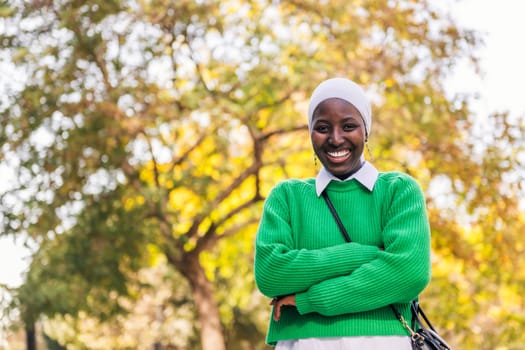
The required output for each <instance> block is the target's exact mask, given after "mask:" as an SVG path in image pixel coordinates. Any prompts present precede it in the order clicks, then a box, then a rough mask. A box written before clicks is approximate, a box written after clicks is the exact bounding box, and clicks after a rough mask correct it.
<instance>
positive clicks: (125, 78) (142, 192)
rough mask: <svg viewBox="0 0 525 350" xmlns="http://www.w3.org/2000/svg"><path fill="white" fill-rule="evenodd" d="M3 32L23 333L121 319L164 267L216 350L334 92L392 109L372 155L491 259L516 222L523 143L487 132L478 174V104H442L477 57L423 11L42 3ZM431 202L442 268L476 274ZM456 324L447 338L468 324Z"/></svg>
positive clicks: (502, 132) (5, 119)
mask: <svg viewBox="0 0 525 350" xmlns="http://www.w3.org/2000/svg"><path fill="white" fill-rule="evenodd" d="M0 13H1V14H2V15H3V18H2V22H1V23H2V25H0V28H3V29H1V32H0V34H1V36H0V40H1V42H2V45H3V47H4V49H2V55H3V56H4V57H8V59H9V62H10V63H11V65H12V67H13V71H15V72H17V71H19V72H21V74H22V75H21V76H22V78H17V79H13V80H12V82H6V83H5V87H4V89H5V90H6V94H5V96H4V98H3V100H1V101H2V104H1V105H0V113H1V116H2V120H1V124H0V128H1V134H0V141H1V143H2V145H3V146H2V158H1V161H2V162H3V163H4V164H7V165H8V166H10V167H11V168H13V169H16V178H15V180H14V181H13V183H12V186H11V187H10V188H9V189H8V190H7V191H5V192H4V193H3V194H2V197H1V202H0V205H1V206H2V212H3V213H4V214H3V216H2V217H1V222H2V225H3V232H4V234H13V235H15V234H21V233H22V234H23V233H25V234H27V235H29V237H32V238H33V239H35V240H36V241H37V242H38V243H39V244H40V249H39V250H38V251H37V252H36V254H35V258H34V263H33V265H32V267H31V270H30V272H29V273H28V278H27V281H26V284H25V285H24V286H23V287H21V288H20V290H19V293H18V301H19V305H20V309H21V310H22V314H23V319H24V320H26V322H27V323H28V322H29V321H30V320H35V319H38V317H39V316H40V315H42V314H45V315H49V316H52V315H56V314H62V315H64V314H72V315H79V313H81V312H88V313H90V314H91V315H94V316H96V317H98V318H100V319H102V320H106V319H109V318H111V317H112V316H114V315H115V314H118V313H119V312H121V311H122V308H123V305H122V304H121V303H120V302H119V300H122V299H121V297H126V298H132V297H133V293H132V291H133V290H134V286H136V285H140V283H139V281H138V280H137V278H135V276H136V274H137V271H139V270H141V268H144V267H148V266H149V265H151V261H152V260H155V259H156V258H157V257H158V256H162V257H164V258H165V260H166V261H167V263H168V264H169V265H170V266H171V267H172V268H173V269H175V270H176V271H177V272H178V274H177V276H182V277H181V278H183V279H184V281H185V282H186V283H187V285H188V286H189V288H190V290H191V295H192V302H193V303H194V305H195V310H196V320H197V322H196V323H195V324H196V327H197V328H198V329H199V332H200V344H201V347H202V349H214V350H220V349H224V348H225V347H226V342H227V339H226V337H225V334H227V333H228V332H227V331H226V330H225V329H226V328H228V322H229V324H230V325H231V324H235V322H238V321H240V320H241V319H242V317H243V315H246V313H244V312H242V310H237V311H236V312H233V311H231V310H232V307H233V306H232V305H231V304H230V303H229V302H228V295H225V294H227V293H224V292H223V291H221V289H220V288H227V290H233V289H235V288H240V289H241V290H243V291H244V290H249V289H250V288H251V289H253V287H254V286H253V283H251V284H250V282H249V281H250V277H251V269H250V266H251V265H250V260H249V259H250V254H251V246H250V242H251V240H252V239H253V234H254V232H255V226H256V223H257V221H258V218H259V213H260V204H261V203H262V201H263V199H264V197H265V195H266V194H267V193H268V191H269V188H271V186H272V185H273V184H274V183H275V182H276V181H278V180H279V179H281V178H284V177H288V176H311V175H313V174H314V171H315V169H313V167H312V163H313V161H312V157H313V154H312V153H311V151H310V147H309V145H308V135H307V133H306V127H305V124H306V122H305V118H304V117H303V115H304V111H305V101H307V99H308V94H309V93H310V91H311V90H312V89H313V87H314V86H315V85H316V84H317V83H318V82H319V81H321V80H322V79H324V78H326V77H328V76H334V75H343V76H348V77H350V78H352V79H354V80H356V81H357V82H359V83H362V84H363V85H364V86H367V88H368V89H369V91H370V93H371V94H373V95H377V96H380V97H381V98H378V99H377V101H375V105H376V106H377V108H375V112H374V113H375V121H374V130H373V131H372V141H371V142H372V143H373V148H372V151H371V153H372V154H371V155H372V156H373V157H374V158H375V159H376V160H377V164H378V166H379V167H380V168H384V169H392V168H400V167H403V168H404V169H405V170H406V171H408V172H410V173H412V174H413V175H414V176H416V177H417V178H418V180H420V181H421V182H422V183H423V185H424V187H425V189H432V188H433V186H435V185H436V184H439V183H440V181H441V182H442V181H445V182H446V183H449V184H450V188H449V190H450V193H451V195H452V196H453V199H454V200H455V201H456V203H455V204H456V205H457V206H458V207H460V208H462V209H464V210H465V213H467V214H469V215H470V219H471V225H472V226H471V227H474V226H476V225H486V226H487V229H488V230H490V232H493V233H494V234H493V236H494V240H497V239H498V238H497V237H499V234H500V233H501V231H500V228H499V227H498V225H502V224H503V223H502V222H501V220H497V219H496V217H497V214H499V213H501V212H504V213H507V209H508V208H509V206H510V207H511V208H513V210H514V211H515V213H516V212H519V209H518V207H517V198H518V197H517V196H516V194H515V193H517V192H514V189H515V188H514V187H513V186H512V185H508V183H507V182H503V181H501V179H502V178H504V176H511V175H510V174H515V172H513V170H512V167H513V166H514V165H517V166H520V164H519V162H517V160H516V159H515V158H514V157H513V155H507V154H505V153H502V152H501V151H502V150H504V149H508V147H509V145H512V146H513V147H514V146H515V145H518V141H517V139H516V138H513V135H514V133H515V132H516V130H519V128H520V126H519V125H510V124H509V118H507V116H506V115H499V116H498V115H493V116H491V117H490V120H492V121H494V123H495V125H497V126H498V134H497V135H498V136H499V139H500V140H503V141H501V143H500V144H498V145H494V146H489V145H486V149H485V150H484V151H485V152H483V153H480V154H478V156H477V157H472V156H471V155H472V153H473V151H474V150H475V148H476V147H477V146H476V145H477V143H476V142H474V141H471V140H472V138H473V137H474V136H476V134H473V133H472V132H471V130H473V129H472V124H473V123H474V122H475V121H474V120H472V118H471V116H470V111H469V109H468V102H469V101H468V98H464V97H461V96H456V97H454V98H448V97H447V96H446V95H445V92H444V89H443V79H444V77H445V76H446V74H447V73H448V72H450V70H451V68H452V67H453V66H454V64H455V62H456V61H457V60H459V59H464V58H470V59H472V60H473V61H474V62H475V57H474V56H473V53H472V51H471V50H472V49H473V48H474V47H475V46H476V45H478V43H479V42H478V38H477V36H476V35H475V34H474V33H472V32H470V31H468V30H463V29H461V28H458V27H457V25H456V24H455V23H454V22H453V20H452V19H450V18H448V17H447V16H446V14H444V13H442V12H439V11H437V10H436V9H434V8H433V7H432V6H431V3H428V2H426V1H417V2H416V1H408V0H407V1H399V2H393V1H386V0H385V1H383V0H378V1H367V2H360V3H359V4H356V3H352V2H348V3H346V2H340V1H328V2H326V3H324V4H322V5H320V4H318V3H317V2H313V1H294V0H288V1H280V2H274V1H213V0H208V1H195V2H193V1H168V0H153V1H142V0H136V1H131V0H129V1H124V0H123V1H118V0H112V1H89V2H86V1H74V0H71V1H67V0H62V1H47V0H44V1H42V0H34V1H31V2H21V1H4V2H3V3H2V6H1V10H0ZM494 135H496V133H495V134H494ZM482 144H485V143H482ZM522 146H523V145H522V144H521V146H520V147H522ZM491 147H492V148H491ZM521 166H522V164H521ZM486 169H490V170H491V172H490V173H489V174H488V175H490V176H488V177H487V176H486V175H487V172H486ZM472 180H474V182H472ZM447 181H448V182H447ZM484 181H485V182H484ZM520 181H521V182H518V183H522V179H521V178H520ZM480 189H481V191H480ZM498 193H500V194H502V193H503V194H505V195H504V196H503V197H502V198H501V199H498V202H500V203H505V205H504V207H503V208H500V207H499V206H498V205H496V204H495V203H494V202H493V199H494V197H495V196H496V195H497V194H498ZM439 195H440V193H438V194H437V195H436V196H430V197H429V208H430V213H431V214H432V216H431V220H432V225H433V227H434V232H435V233H438V234H435V235H434V236H435V238H434V241H435V243H436V248H437V252H438V253H439V255H438V256H439V257H440V260H439V261H438V262H437V263H436V264H437V266H438V272H439V271H441V270H440V268H441V267H442V266H443V265H444V264H446V263H448V262H449V260H450V261H452V262H451V263H452V264H457V263H458V262H462V261H464V262H465V264H466V265H465V266H473V264H479V263H480V262H481V261H483V258H485V257H486V256H487V255H489V254H487V253H486V252H485V253H483V254H481V255H480V256H479V257H476V258H475V259H473V260H472V259H471V255H470V254H466V252H465V251H463V250H462V249H461V248H462V247H464V246H466V245H468V241H469V240H468V239H467V236H469V234H465V233H464V232H463V230H464V227H463V226H461V225H459V224H458V223H457V219H456V218H455V217H453V216H451V215H450V212H446V211H443V210H442V208H441V207H440V206H439V205H438V203H437V202H435V201H437V200H438V198H440V196H439ZM478 208H482V209H479V210H481V212H484V213H485V212H488V213H490V214H491V215H492V216H493V218H494V220H493V221H486V220H484V219H483V218H482V217H481V216H479V215H480V213H479V212H478ZM522 222H523V220H521V219H518V220H516V221H513V222H507V223H505V224H508V225H510V226H509V229H510V228H512V229H514V228H516V227H519V225H522ZM467 231H468V232H469V233H470V232H471V231H470V229H468V230H467ZM491 237H492V235H491ZM514 238H515V237H514ZM514 238H512V239H510V240H509V245H511V244H510V243H511V242H512V243H513V242H515V240H514ZM494 240H493V239H492V238H489V240H484V239H482V240H481V242H482V243H480V244H481V245H482V246H483V247H484V246H485V244H489V243H493V242H494ZM232 249H233V251H234V252H236V253H237V254H238V256H237V257H239V259H236V261H234V262H232V261H231V260H227V259H225V257H230V258H231V257H232V256H231V254H232ZM516 249H517V248H516ZM467 252H468V250H467ZM450 253H452V257H449V256H448V255H449V254H450ZM500 253H501V252H499V253H498V255H497V256H498V257H499V256H503V255H499V254H500ZM521 264H522V262H521ZM487 266H489V265H487ZM232 267H234V268H235V269H236V270H235V269H234V270H233V271H232ZM466 269H467V268H465V271H462V272H461V274H462V276H463V274H465V275H466V274H467V271H466ZM492 272H493V270H487V271H486V274H485V275H483V274H479V275H478V274H473V275H472V276H470V277H469V282H470V283H472V284H473V285H476V286H477V285H481V283H483V282H484V281H486V280H487V278H492V276H493V274H492ZM238 274H239V275H241V276H237V275H238ZM175 278H177V277H175ZM439 278H440V280H439V283H440V284H442V283H445V282H446V281H449V279H448V277H447V276H445V275H444V274H440V275H439ZM46 281H51V282H52V283H54V284H53V285H52V286H46ZM505 281H506V282H508V280H505ZM521 281H523V280H521ZM235 283H241V286H242V287H240V286H239V285H236V284H235ZM520 283H521V282H520ZM234 286H235V287H234ZM219 287H220V288H219ZM522 287H523V284H522V283H521V284H520V285H519V287H517V288H522ZM28 292H29V294H28ZM35 293H36V294H37V295H38V298H34V295H33V294H35ZM433 293H434V294H433ZM30 294H31V297H30V296H29V295H30ZM459 294H463V293H459ZM429 295H430V297H433V299H431V301H433V300H434V302H435V300H440V298H441V297H440V296H439V295H436V293H435V290H429ZM66 296H67V297H66ZM71 296H74V298H71ZM239 298H241V297H240V296H239ZM436 304H437V302H436ZM222 305H227V306H228V307H227V308H226V309H227V310H229V311H228V312H224V311H223V312H222V313H221V308H220V306H222ZM519 307H523V305H520V306H519ZM480 309H483V308H476V307H472V310H468V312H469V314H470V315H472V314H473V313H475V311H476V310H480ZM439 321H440V323H442V324H445V322H446V320H444V319H440V320H439ZM247 322H248V323H249V322H250V321H247ZM450 322H451V323H448V324H446V331H451V330H452V329H458V328H456V327H455V326H456V324H460V322H461V320H457V318H456V319H454V318H453V319H452V321H450ZM456 322H457V323H456ZM519 322H522V321H518V323H519ZM459 329H461V330H462V331H464V332H467V325H466V324H465V323H463V324H461V326H460V327H459ZM462 341H463V340H462V339H459V340H458V343H459V342H462Z"/></svg>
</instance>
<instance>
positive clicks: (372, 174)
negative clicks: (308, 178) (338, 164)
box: [315, 160, 379, 196]
mask: <svg viewBox="0 0 525 350" xmlns="http://www.w3.org/2000/svg"><path fill="white" fill-rule="evenodd" d="M378 175H379V172H378V171H377V169H376V168H375V167H374V166H373V165H372V164H371V163H369V162H367V161H364V160H363V165H362V166H361V168H360V169H359V170H358V171H356V172H355V173H353V174H352V175H350V176H349V177H347V178H346V179H344V180H341V179H339V178H338V177H336V176H335V175H333V174H332V173H330V172H329V171H328V170H326V169H325V168H324V167H322V168H321V170H320V171H319V173H318V174H317V177H316V179H315V190H316V192H317V196H320V195H321V193H322V192H323V191H324V189H325V188H326V186H328V184H329V183H330V181H348V180H351V179H356V180H357V181H359V182H360V183H361V184H362V185H363V186H365V187H366V188H368V190H369V191H372V190H373V189H374V185H375V183H376V180H377V177H378Z"/></svg>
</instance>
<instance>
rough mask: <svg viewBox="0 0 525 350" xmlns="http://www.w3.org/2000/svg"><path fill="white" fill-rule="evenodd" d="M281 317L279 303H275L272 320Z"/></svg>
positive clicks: (277, 319)
mask: <svg viewBox="0 0 525 350" xmlns="http://www.w3.org/2000/svg"><path fill="white" fill-rule="evenodd" d="M280 318H281V305H280V304H277V305H275V306H274V307H273V320H274V321H275V322H277V321H279V319H280Z"/></svg>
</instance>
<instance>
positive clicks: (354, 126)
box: [343, 124, 359, 132]
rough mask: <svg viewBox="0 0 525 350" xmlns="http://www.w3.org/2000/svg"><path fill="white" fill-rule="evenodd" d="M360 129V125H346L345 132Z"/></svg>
mask: <svg viewBox="0 0 525 350" xmlns="http://www.w3.org/2000/svg"><path fill="white" fill-rule="evenodd" d="M358 127H359V125H356V124H344V125H343V130H344V131H347V132H348V131H353V130H355V129H357V128H358Z"/></svg>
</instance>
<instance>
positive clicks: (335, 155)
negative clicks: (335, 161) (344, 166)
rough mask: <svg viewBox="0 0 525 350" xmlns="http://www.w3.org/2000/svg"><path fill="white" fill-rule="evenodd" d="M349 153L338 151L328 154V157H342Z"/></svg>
mask: <svg viewBox="0 0 525 350" xmlns="http://www.w3.org/2000/svg"><path fill="white" fill-rule="evenodd" d="M349 153H350V151H339V152H328V155H329V156H330V157H344V156H346V155H348V154H349Z"/></svg>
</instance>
